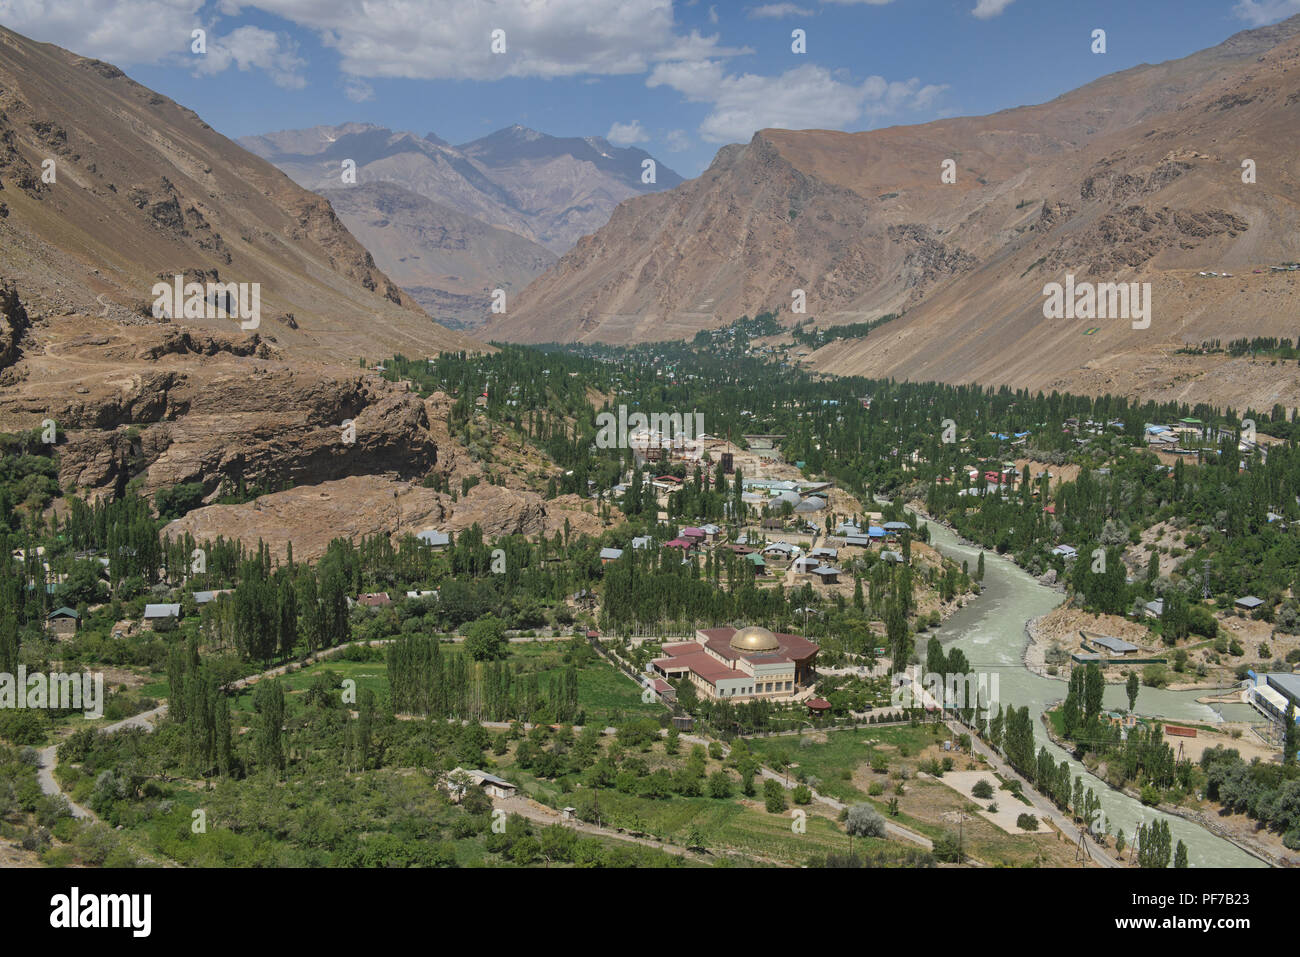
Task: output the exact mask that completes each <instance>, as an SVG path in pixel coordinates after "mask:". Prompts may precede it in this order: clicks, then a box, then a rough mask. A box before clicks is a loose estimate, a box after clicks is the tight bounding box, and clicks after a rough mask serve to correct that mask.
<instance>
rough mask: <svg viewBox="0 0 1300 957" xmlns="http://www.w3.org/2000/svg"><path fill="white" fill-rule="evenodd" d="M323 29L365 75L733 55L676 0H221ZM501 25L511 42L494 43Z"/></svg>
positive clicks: (624, 65)
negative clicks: (682, 20)
mask: <svg viewBox="0 0 1300 957" xmlns="http://www.w3.org/2000/svg"><path fill="white" fill-rule="evenodd" d="M244 7H248V8H256V9H258V10H261V11H264V12H266V13H269V14H272V15H274V16H277V17H281V18H283V19H285V20H287V21H290V22H292V23H295V24H298V25H299V26H300V27H303V28H305V29H308V30H312V31H314V32H316V33H317V34H318V35H319V36H320V38H321V41H322V42H323V43H324V44H325V45H326V46H330V47H333V48H335V49H337V50H338V52H339V54H340V56H341V58H342V63H341V68H342V70H343V72H344V73H346V74H351V75H354V76H362V77H406V78H412V79H471V80H494V79H501V78H503V77H559V76H578V75H581V74H597V75H618V74H635V73H643V72H645V71H647V70H649V69H650V68H651V66H652V65H653V64H654V63H655V62H658V61H660V60H663V59H674V58H703V57H719V56H730V55H733V54H736V53H740V52H747V51H741V50H728V49H725V48H723V47H721V46H720V45H719V40H718V37H716V36H712V37H705V36H701V35H700V34H699V33H698V32H691V33H682V32H680V31H679V29H678V27H677V24H676V22H675V20H674V17H673V6H672V0H641V2H638V3H627V2H625V0H549V2H546V3H539V2H537V0H497V2H495V3H492V4H486V3H465V2H464V0H423V2H418V3H417V2H412V0H249V2H245V0H222V7H221V9H222V12H224V13H233V12H235V11H237V10H239V9H242V8H244ZM493 30H503V31H505V41H506V42H505V52H504V53H493V52H492V49H491V37H492V31H493Z"/></svg>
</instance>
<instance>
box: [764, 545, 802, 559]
mask: <svg viewBox="0 0 1300 957" xmlns="http://www.w3.org/2000/svg"><path fill="white" fill-rule="evenodd" d="M763 554H764V555H766V556H767V557H768V558H791V557H793V556H794V554H795V547H794V546H793V545H791V544H790V543H789V542H772V543H771V544H770V545H768V546H766V547H765V548H764V549H763Z"/></svg>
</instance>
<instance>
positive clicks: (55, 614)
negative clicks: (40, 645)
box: [45, 605, 81, 635]
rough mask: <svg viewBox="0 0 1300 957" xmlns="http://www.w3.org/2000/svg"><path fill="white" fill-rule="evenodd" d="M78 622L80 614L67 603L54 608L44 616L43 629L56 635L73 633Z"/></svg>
mask: <svg viewBox="0 0 1300 957" xmlns="http://www.w3.org/2000/svg"><path fill="white" fill-rule="evenodd" d="M80 623H81V616H80V615H78V614H77V613H76V612H75V611H73V610H72V609H71V608H69V607H68V606H67V605H64V606H63V607H61V608H56V609H54V611H52V612H50V613H49V614H48V615H46V616H45V630H46V631H52V632H54V633H55V634H56V635H75V634H76V633H77V626H78V625H79V624H80Z"/></svg>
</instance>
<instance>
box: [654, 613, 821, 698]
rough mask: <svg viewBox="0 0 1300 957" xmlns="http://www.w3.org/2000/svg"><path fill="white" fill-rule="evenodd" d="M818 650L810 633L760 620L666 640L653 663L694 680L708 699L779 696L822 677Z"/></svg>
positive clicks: (669, 675) (791, 694)
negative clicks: (793, 632)
mask: <svg viewBox="0 0 1300 957" xmlns="http://www.w3.org/2000/svg"><path fill="white" fill-rule="evenodd" d="M817 651H818V648H817V645H816V644H814V643H813V642H811V641H809V640H808V639H807V638H803V637H801V636H799V635H786V634H780V633H778V632H772V631H768V629H766V628H761V627H759V626H758V625H749V626H747V627H745V628H706V629H701V630H699V631H697V632H696V633H695V640H694V641H683V642H677V643H674V644H668V645H664V656H663V657H662V658H656V659H655V660H654V661H652V662H650V667H651V670H652V671H653V672H654V673H655V674H657V675H661V676H662V677H664V678H674V679H685V680H687V681H690V683H691V684H692V685H694V686H695V688H696V690H697V691H699V693H700V695H701V696H703V697H706V698H710V699H721V698H725V699H727V700H728V701H733V700H741V701H748V700H754V699H768V700H775V701H779V700H782V699H786V698H792V697H794V696H795V695H796V694H798V693H799V692H800V691H803V690H804V689H806V688H808V687H810V686H811V685H812V684H813V683H814V682H816V680H817V670H816V668H815V667H814V662H815V661H816V658H817Z"/></svg>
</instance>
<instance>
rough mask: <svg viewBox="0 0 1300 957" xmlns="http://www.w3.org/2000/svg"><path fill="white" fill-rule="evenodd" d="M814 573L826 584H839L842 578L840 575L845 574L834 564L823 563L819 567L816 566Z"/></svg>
mask: <svg viewBox="0 0 1300 957" xmlns="http://www.w3.org/2000/svg"><path fill="white" fill-rule="evenodd" d="M812 573H813V574H814V575H816V576H817V577H818V578H820V579H821V580H822V584H824V585H835V584H838V583H839V580H840V575H842V574H844V573H843V572H842V571H841V570H840V569H838V568H836V567H835V566H834V565H822V566H820V567H818V568H814V569H813V572H812Z"/></svg>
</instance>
